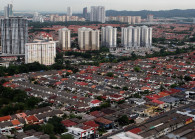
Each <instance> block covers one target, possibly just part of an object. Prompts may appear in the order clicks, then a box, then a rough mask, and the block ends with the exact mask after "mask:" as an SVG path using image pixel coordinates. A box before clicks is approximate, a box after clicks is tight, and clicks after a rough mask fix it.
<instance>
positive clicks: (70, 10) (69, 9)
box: [67, 7, 72, 16]
mask: <svg viewBox="0 0 195 139" xmlns="http://www.w3.org/2000/svg"><path fill="white" fill-rule="evenodd" d="M67 16H72V8H71V7H68V8H67Z"/></svg>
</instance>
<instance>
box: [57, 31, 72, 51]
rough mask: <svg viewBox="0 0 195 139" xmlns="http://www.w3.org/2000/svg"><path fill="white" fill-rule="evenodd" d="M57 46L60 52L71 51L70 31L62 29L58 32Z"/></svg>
mask: <svg viewBox="0 0 195 139" xmlns="http://www.w3.org/2000/svg"><path fill="white" fill-rule="evenodd" d="M59 45H60V49H61V50H63V51H64V50H71V40H70V30H69V29H67V28H63V29H60V30H59Z"/></svg>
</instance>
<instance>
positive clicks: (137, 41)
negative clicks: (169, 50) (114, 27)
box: [121, 26, 152, 48]
mask: <svg viewBox="0 0 195 139" xmlns="http://www.w3.org/2000/svg"><path fill="white" fill-rule="evenodd" d="M121 30H122V32H121V43H122V45H123V46H124V47H125V48H132V47H133V48H137V47H151V46H152V28H149V27H147V26H142V27H132V26H129V27H127V28H122V29H121Z"/></svg>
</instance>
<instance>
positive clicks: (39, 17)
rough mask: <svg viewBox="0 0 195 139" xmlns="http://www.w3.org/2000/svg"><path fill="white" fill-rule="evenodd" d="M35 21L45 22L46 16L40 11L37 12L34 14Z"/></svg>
mask: <svg viewBox="0 0 195 139" xmlns="http://www.w3.org/2000/svg"><path fill="white" fill-rule="evenodd" d="M33 22H41V23H43V22H44V18H43V16H42V15H40V14H39V13H38V12H35V13H34V16H33Z"/></svg>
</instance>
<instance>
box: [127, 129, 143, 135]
mask: <svg viewBox="0 0 195 139" xmlns="http://www.w3.org/2000/svg"><path fill="white" fill-rule="evenodd" d="M141 131H142V130H141V129H139V128H134V129H131V130H129V132H131V133H134V134H137V133H139V132H141Z"/></svg>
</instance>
